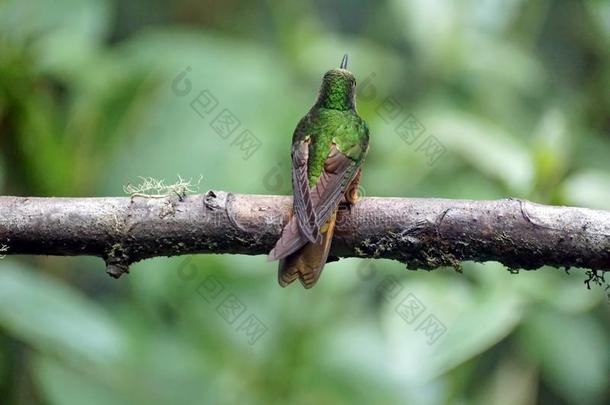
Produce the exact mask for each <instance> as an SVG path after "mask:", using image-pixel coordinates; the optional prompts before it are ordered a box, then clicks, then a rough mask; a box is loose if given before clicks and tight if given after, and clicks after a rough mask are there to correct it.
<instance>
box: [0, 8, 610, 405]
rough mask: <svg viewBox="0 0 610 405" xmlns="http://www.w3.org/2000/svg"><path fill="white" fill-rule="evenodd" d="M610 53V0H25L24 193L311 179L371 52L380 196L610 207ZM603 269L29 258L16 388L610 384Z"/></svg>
mask: <svg viewBox="0 0 610 405" xmlns="http://www.w3.org/2000/svg"><path fill="white" fill-rule="evenodd" d="M609 49H610V2H609V1H606V0H587V1H572V0H559V1H551V0H541V1H536V2H527V1H524V0H510V1H500V0H485V1H473V0H471V1H466V0H461V1H449V0H433V1H423V0H422V1H401V0H383V1H376V2H373V1H365V0H357V1H346V0H341V1H331V2H327V1H321V0H320V1H313V2H310V3H309V4H306V2H281V1H278V0H268V1H246V0H227V1H223V2H213V1H194V0H177V1H173V2H164V1H159V0H154V1H144V0H134V1H129V2H127V1H124V2H121V1H118V0H114V1H112V0H107V1H104V0H54V1H51V0H5V1H3V2H1V3H0V194H4V195H22V196H26V195H27V196H75V197H78V196H119V195H125V194H124V191H123V186H125V185H127V184H137V183H138V182H139V181H140V180H139V176H153V177H155V178H157V179H165V180H166V183H167V184H170V183H173V182H174V181H176V180H177V178H178V177H177V176H178V175H180V176H182V178H184V179H193V183H196V181H197V179H199V176H202V181H201V183H200V184H199V190H200V191H201V192H204V191H206V190H208V189H220V190H227V191H233V192H241V193H258V194H288V193H290V192H291V188H290V181H289V177H288V176H289V174H288V173H289V170H290V169H289V168H290V163H289V147H290V139H291V135H292V131H293V129H294V127H295V125H296V123H297V122H298V120H299V118H300V117H301V116H302V115H303V114H304V113H305V112H306V111H307V110H308V109H309V107H310V106H311V104H312V103H313V101H314V99H315V97H316V94H317V90H318V86H319V83H320V79H321V77H322V75H323V73H324V72H325V71H326V70H328V69H329V68H332V67H336V66H338V64H339V62H340V60H341V57H342V55H343V53H345V52H348V53H349V55H350V64H349V68H350V70H352V71H353V72H354V74H355V75H356V77H357V78H358V83H359V91H358V109H359V112H360V114H361V115H362V116H363V117H364V118H365V119H366V120H367V121H368V123H369V126H370V128H371V145H372V146H371V151H370V153H369V158H368V160H367V162H366V165H365V170H364V172H363V177H362V181H361V184H362V187H361V193H362V194H364V195H370V196H418V197H425V196H435V197H446V198H471V199H495V198H503V197H507V196H513V197H520V198H527V199H531V200H533V201H536V202H540V203H548V204H566V205H576V206H582V207H591V208H601V209H610V159H608V156H610V91H609V89H610V52H609ZM218 117H225V118H226V117H229V121H226V120H225V121H224V122H230V123H231V125H230V126H226V127H220V126H218V125H216V124H218V121H215V120H216V119H217V118H218ZM229 127H230V128H229ZM222 128H225V129H222ZM227 128H228V129H227ZM432 144H433V145H434V147H433V148H432V149H430V148H429V147H427V146H426V145H428V146H429V145H432ZM432 152H433V153H432ZM0 242H3V241H0ZM585 278H586V277H585V274H584V270H583V269H572V270H570V272H569V274H568V272H566V271H564V270H563V269H553V268H544V269H541V270H540V271H535V272H534V271H531V272H525V271H522V272H520V273H519V274H517V275H515V274H511V273H510V272H509V271H507V269H506V268H505V267H503V266H501V265H499V264H497V263H486V264H478V263H465V264H464V273H463V274H458V273H456V272H454V271H453V270H451V269H441V270H438V271H434V272H425V271H416V272H413V271H406V270H405V268H404V266H403V265H401V264H399V263H396V262H391V261H387V260H377V261H374V262H373V261H370V260H357V259H348V260H341V261H340V262H336V263H331V264H329V265H328V266H327V267H326V270H325V272H324V275H323V276H322V279H321V282H320V283H319V284H318V285H317V286H316V288H314V289H313V290H309V291H304V290H303V289H302V288H301V286H300V285H292V286H291V287H290V288H286V289H281V288H279V286H278V285H277V282H276V264H275V263H267V262H266V259H265V257H263V256H257V257H248V256H237V255H233V256H229V255H199V256H185V257H176V258H159V259H155V260H147V261H144V262H141V263H138V264H136V265H134V266H133V268H132V271H131V274H129V275H128V276H124V277H123V278H121V279H120V280H118V281H117V280H113V279H111V278H109V277H108V276H107V275H106V274H105V273H104V265H103V262H102V261H101V260H100V259H95V258H87V257H76V258H57V257H6V258H4V259H3V260H1V261H0V403H3V404H21V403H27V404H62V405H72V404H74V405H76V404H83V403H88V404H170V403H171V404H177V403H178V404H200V403H240V404H268V403H295V404H310V403H322V404H347V403H349V404H352V403H362V404H365V403H366V404H368V403H380V404H393V403H416V404H509V403H510V404H534V403H547V404H550V403H552V404H604V403H606V404H607V403H610V350H609V346H610V345H609V344H610V327H609V326H608V325H609V323H610V301H609V299H608V298H607V297H606V296H605V295H604V289H603V286H602V287H598V286H595V287H594V288H592V289H591V290H587V288H586V286H585V285H584V283H583V282H584V280H585ZM390 287H391V288H390Z"/></svg>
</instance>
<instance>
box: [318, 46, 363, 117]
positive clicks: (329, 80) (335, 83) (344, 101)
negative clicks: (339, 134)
mask: <svg viewBox="0 0 610 405" xmlns="http://www.w3.org/2000/svg"><path fill="white" fill-rule="evenodd" d="M355 95H356V78H355V77H354V75H353V74H352V72H350V71H349V70H347V54H345V55H344V56H343V60H342V61H341V65H340V66H339V68H338V69H331V70H329V71H328V72H326V73H325V74H324V78H323V79H322V86H320V94H319V95H318V100H317V101H316V106H317V107H321V108H328V109H333V110H341V111H346V110H350V109H355V108H356V98H355Z"/></svg>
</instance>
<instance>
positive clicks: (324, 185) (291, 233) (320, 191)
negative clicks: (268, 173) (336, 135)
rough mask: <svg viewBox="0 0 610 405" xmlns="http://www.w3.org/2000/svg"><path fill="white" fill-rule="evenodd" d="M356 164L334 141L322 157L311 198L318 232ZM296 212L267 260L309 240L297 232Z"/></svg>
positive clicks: (295, 248) (292, 249)
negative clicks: (328, 151) (323, 157)
mask: <svg viewBox="0 0 610 405" xmlns="http://www.w3.org/2000/svg"><path fill="white" fill-rule="evenodd" d="M358 166H359V165H358V164H357V163H356V162H355V161H354V160H352V159H350V158H349V157H347V156H346V155H344V154H343V153H341V152H340V151H339V149H338V148H337V146H336V144H335V143H334V142H333V144H332V145H331V148H330V153H329V154H328V157H327V158H326V160H325V161H324V168H323V170H322V173H320V177H319V178H318V180H317V182H316V185H315V186H314V187H313V188H312V189H311V201H312V204H313V209H314V211H315V215H316V216H315V217H316V221H317V226H316V229H317V231H318V232H319V230H320V227H322V225H324V224H325V223H326V221H327V220H328V219H329V217H330V215H331V214H332V212H333V210H334V209H335V208H337V205H338V204H339V201H340V200H341V197H342V196H343V193H344V192H345V189H346V188H347V186H348V184H349V182H350V180H351V179H352V178H353V177H354V175H355V173H356V169H357V168H358ZM296 212H297V211H296V210H295V215H294V216H293V217H292V218H291V219H290V221H289V222H288V224H287V225H286V227H285V228H284V231H283V232H282V236H281V237H280V239H279V240H278V241H277V243H276V245H275V247H274V248H273V250H272V251H271V252H270V253H269V260H277V259H283V258H285V257H287V256H288V255H290V254H291V253H294V252H295V251H297V250H298V249H300V248H301V247H302V246H303V245H305V244H306V243H307V242H308V239H307V238H306V237H305V236H304V235H303V234H302V233H300V232H299V229H300V228H299V226H298V223H299V220H298V213H296ZM317 242H319V241H317Z"/></svg>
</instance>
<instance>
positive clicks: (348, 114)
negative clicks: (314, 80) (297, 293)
mask: <svg viewBox="0 0 610 405" xmlns="http://www.w3.org/2000/svg"><path fill="white" fill-rule="evenodd" d="M355 96H356V79H355V77H354V75H353V74H352V73H351V72H350V71H348V70H347V54H346V55H344V56H343V60H342V61H341V65H340V66H339V68H338V69H331V70H329V71H328V72H326V73H325V74H324V78H323V79H322V86H321V87H320V92H319V94H318V98H317V100H316V102H315V104H314V105H313V107H311V109H310V110H309V112H308V113H307V114H306V115H305V116H304V117H303V118H301V121H299V123H298V125H297V127H296V129H295V130H294V134H293V136H292V153H291V154H292V189H293V213H292V216H291V218H290V220H289V222H288V224H287V225H286V226H285V227H284V229H283V230H282V235H281V236H280V238H279V240H278V241H277V243H276V244H275V247H274V248H273V250H271V252H270V253H269V256H268V259H269V260H270V261H272V260H280V264H279V268H278V281H279V283H280V285H281V286H282V287H285V286H287V285H288V284H290V283H291V282H293V281H294V280H296V279H297V278H298V279H299V280H300V281H301V284H303V286H304V287H305V288H311V287H313V285H314V284H315V283H316V282H317V281H318V279H319V278H320V274H321V273H322V268H323V267H324V264H325V263H326V260H327V258H328V252H329V250H330V245H331V241H332V238H333V233H334V228H335V222H336V218H337V209H338V207H339V203H341V202H342V201H343V202H345V203H347V204H348V206H350V207H351V205H352V204H354V203H355V202H356V199H357V198H358V183H359V181H360V171H361V167H362V163H363V162H364V158H365V157H366V154H367V152H368V146H369V128H368V126H367V124H366V122H364V120H363V119H362V118H360V116H359V115H358V113H357V112H356V99H355Z"/></svg>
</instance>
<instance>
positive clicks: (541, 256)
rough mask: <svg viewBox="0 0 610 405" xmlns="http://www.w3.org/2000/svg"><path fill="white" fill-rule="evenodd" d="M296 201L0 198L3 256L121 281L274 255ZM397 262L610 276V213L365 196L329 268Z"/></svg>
mask: <svg viewBox="0 0 610 405" xmlns="http://www.w3.org/2000/svg"><path fill="white" fill-rule="evenodd" d="M290 209H291V198H290V197H285V196H264V195H242V194H232V193H226V192H223V191H208V192H207V193H206V194H200V195H193V196H188V197H184V198H181V197H179V196H168V197H163V198H144V197H137V196H134V197H131V198H130V197H116V198H24V197H0V245H6V246H8V248H7V249H5V250H6V252H4V253H3V254H33V255H64V256H76V255H93V256H99V257H102V258H103V259H104V260H105V261H106V264H107V272H108V273H109V274H110V275H112V276H113V277H119V276H120V275H121V274H122V273H124V272H126V271H127V269H128V268H129V265H130V264H131V263H134V262H136V261H139V260H142V259H145V258H150V257H155V256H174V255H183V254H191V253H232V254H248V255H259V254H267V253H268V252H269V251H270V250H271V248H272V247H273V245H274V243H275V241H276V240H277V238H278V237H279V235H280V232H281V229H282V226H283V224H285V223H286V221H287V220H288V217H289V215H290ZM338 257H372V258H387V259H394V260H399V261H401V262H403V263H406V264H407V268H409V269H418V268H421V269H434V268H437V267H441V266H453V267H455V268H456V269H459V263H460V262H461V261H464V260H473V261H478V262H484V261H498V262H501V263H503V264H505V265H506V266H507V267H509V268H510V269H517V268H524V269H535V268H538V267H540V266H543V265H550V266H555V267H572V266H575V267H585V268H589V269H592V270H603V271H607V270H609V269H610V212H608V211H599V210H592V209H586V208H573V207H554V206H544V205H539V204H534V203H531V202H528V201H523V200H517V199H511V198H509V199H503V200H495V201H470V200H445V199H421V198H378V197H372V198H363V199H361V200H359V201H358V203H357V204H356V205H355V206H353V207H352V208H351V210H348V209H347V208H346V207H341V209H340V212H339V215H338V220H337V229H336V232H335V238H334V240H333V246H332V250H331V259H332V258H338Z"/></svg>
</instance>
